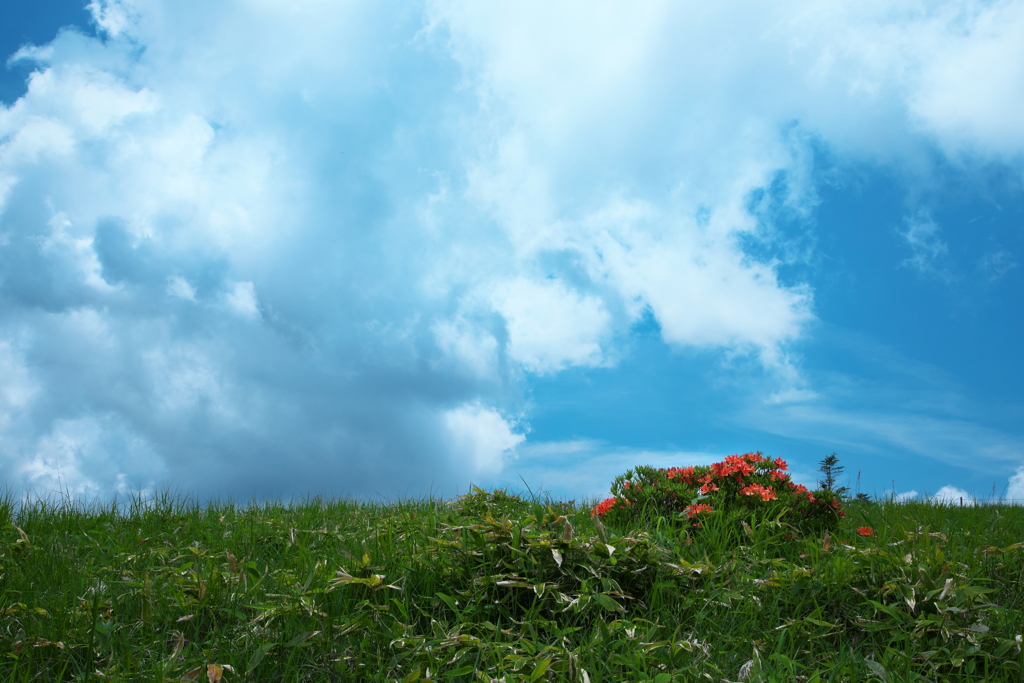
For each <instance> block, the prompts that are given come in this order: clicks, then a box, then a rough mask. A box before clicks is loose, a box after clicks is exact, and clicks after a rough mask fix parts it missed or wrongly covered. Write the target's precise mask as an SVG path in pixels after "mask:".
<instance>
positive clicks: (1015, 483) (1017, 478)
mask: <svg viewBox="0 0 1024 683" xmlns="http://www.w3.org/2000/svg"><path fill="white" fill-rule="evenodd" d="M1005 498H1006V500H1007V501H1008V502H1010V503H1013V504H1014V505H1024V467H1018V468H1017V473H1016V474H1014V475H1013V476H1012V477H1010V482H1009V485H1008V486H1007V487H1006V496H1005Z"/></svg>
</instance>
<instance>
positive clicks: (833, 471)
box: [818, 452, 850, 498]
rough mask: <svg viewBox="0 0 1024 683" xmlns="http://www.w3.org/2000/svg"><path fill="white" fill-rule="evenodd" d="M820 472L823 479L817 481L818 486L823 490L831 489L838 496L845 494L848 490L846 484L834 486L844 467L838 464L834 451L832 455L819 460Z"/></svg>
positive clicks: (837, 457)
mask: <svg viewBox="0 0 1024 683" xmlns="http://www.w3.org/2000/svg"><path fill="white" fill-rule="evenodd" d="M820 464H821V468H820V472H821V474H822V476H823V477H824V479H822V480H820V481H819V482H818V486H819V487H821V488H822V489H824V490H825V491H831V492H832V493H834V494H836V495H837V496H839V497H840V498H841V497H843V496H845V495H846V492H847V491H849V490H850V488H849V487H848V486H836V483H837V481H838V479H839V476H840V475H841V474H842V473H843V470H844V469H846V468H845V467H843V466H842V465H840V464H839V456H837V455H836V454H835V453H834V452H833V453H832V455H830V456H827V457H826V458H824V459H823V460H822V461H821V463H820Z"/></svg>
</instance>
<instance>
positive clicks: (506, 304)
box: [492, 278, 611, 373]
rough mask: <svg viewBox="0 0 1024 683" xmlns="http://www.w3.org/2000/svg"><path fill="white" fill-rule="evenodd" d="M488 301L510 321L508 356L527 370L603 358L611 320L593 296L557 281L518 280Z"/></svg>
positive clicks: (499, 289) (546, 369)
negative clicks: (583, 293) (604, 342)
mask: <svg viewBox="0 0 1024 683" xmlns="http://www.w3.org/2000/svg"><path fill="white" fill-rule="evenodd" d="M492 301H493V302H494V307H495V309H497V310H498V311H499V312H500V313H501V314H502V315H503V316H504V317H505V319H506V321H507V323H508V334H509V345H510V349H509V352H510V354H511V356H512V358H514V359H515V360H517V361H518V362H520V363H521V364H522V365H523V367H525V368H526V369H528V370H531V371H533V372H539V373H545V372H555V371H558V370H561V369H562V368H564V367H567V366H570V365H584V366H586V365H590V366H593V365H600V364H601V363H602V361H603V360H604V359H603V353H602V348H601V342H603V341H604V338H605V337H607V336H609V333H610V322H611V321H610V316H609V315H608V312H607V311H606V310H605V308H604V305H603V304H602V302H601V300H600V299H598V298H597V297H595V296H585V295H581V294H578V293H576V292H573V291H571V290H569V289H568V288H567V287H566V286H565V284H564V283H562V282H560V281H557V280H548V281H544V282H540V283H538V282H531V281H529V280H526V279H524V278H518V279H516V280H513V281H511V282H507V283H502V284H499V285H497V286H496V287H495V292H494V295H493V297H492Z"/></svg>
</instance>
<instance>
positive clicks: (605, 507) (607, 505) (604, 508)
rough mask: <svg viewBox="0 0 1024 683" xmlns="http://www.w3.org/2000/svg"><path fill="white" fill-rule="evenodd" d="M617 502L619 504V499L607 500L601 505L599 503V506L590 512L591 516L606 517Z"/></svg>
mask: <svg viewBox="0 0 1024 683" xmlns="http://www.w3.org/2000/svg"><path fill="white" fill-rule="evenodd" d="M616 502H617V499H615V498H605V499H604V500H602V501H601V502H600V503H598V504H597V505H595V506H594V509H593V510H591V511H590V514H591V515H601V516H602V517H604V514H605V513H606V512H608V511H609V510H611V509H612V508H613V507H615V503H616Z"/></svg>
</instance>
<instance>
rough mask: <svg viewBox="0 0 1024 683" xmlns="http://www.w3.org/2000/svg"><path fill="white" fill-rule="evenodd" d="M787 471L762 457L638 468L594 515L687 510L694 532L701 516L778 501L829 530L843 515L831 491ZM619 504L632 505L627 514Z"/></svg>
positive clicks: (618, 483)
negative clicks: (802, 482) (814, 488)
mask: <svg viewBox="0 0 1024 683" xmlns="http://www.w3.org/2000/svg"><path fill="white" fill-rule="evenodd" d="M788 469H789V467H788V465H787V464H786V461H785V460H783V459H782V458H774V459H772V458H767V457H765V456H764V455H762V454H761V453H744V454H743V455H730V456H727V457H725V458H724V459H723V460H722V461H721V462H717V463H714V464H712V465H709V466H690V467H668V468H661V469H655V468H653V467H637V468H635V469H632V470H630V471H628V472H626V474H624V475H622V476H620V477H618V478H616V480H615V483H614V484H613V485H612V492H613V493H614V494H615V497H614V498H609V499H607V500H605V501H603V502H601V503H600V504H598V505H597V506H596V507H595V508H594V510H593V514H595V515H602V516H604V515H605V514H607V513H610V514H611V517H612V518H613V519H617V518H619V517H620V516H622V518H623V519H625V518H627V517H629V518H631V517H633V516H634V515H635V514H647V513H650V514H656V515H665V514H668V515H672V514H677V515H678V514H680V513H683V512H685V513H686V518H688V519H690V525H691V527H693V528H696V527H698V526H699V522H698V521H697V520H696V519H694V518H695V517H696V516H697V515H699V514H702V513H711V512H713V511H716V512H717V511H721V510H722V509H723V508H725V509H731V508H733V507H734V506H740V507H743V508H749V507H752V506H758V505H762V504H764V503H768V502H769V501H778V504H779V505H782V506H784V507H785V509H787V510H788V512H787V514H790V515H792V517H790V519H792V520H793V521H794V522H795V523H799V524H800V525H801V526H803V525H804V524H805V523H806V525H808V526H809V527H818V526H821V525H825V526H829V525H832V524H835V521H836V519H837V518H838V517H842V516H845V514H844V513H843V512H842V511H841V510H840V509H839V508H840V502H839V500H838V499H836V497H835V496H834V495H833V494H832V493H831V492H828V491H818V492H816V494H817V495H815V493H812V492H811V491H809V490H807V487H805V486H801V485H800V484H797V483H796V482H794V481H792V480H791V479H790V475H789V473H788V472H787V470H788ZM617 503H623V504H635V505H633V506H632V507H631V508H630V509H628V510H627V509H626V508H625V507H624V505H617ZM717 513H718V514H720V512H717Z"/></svg>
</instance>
